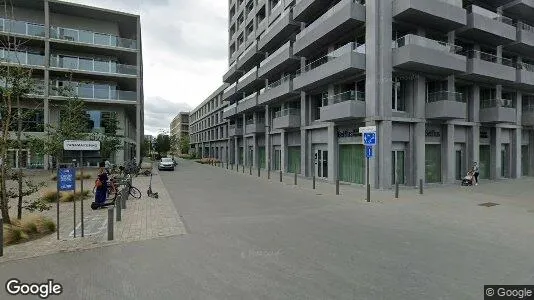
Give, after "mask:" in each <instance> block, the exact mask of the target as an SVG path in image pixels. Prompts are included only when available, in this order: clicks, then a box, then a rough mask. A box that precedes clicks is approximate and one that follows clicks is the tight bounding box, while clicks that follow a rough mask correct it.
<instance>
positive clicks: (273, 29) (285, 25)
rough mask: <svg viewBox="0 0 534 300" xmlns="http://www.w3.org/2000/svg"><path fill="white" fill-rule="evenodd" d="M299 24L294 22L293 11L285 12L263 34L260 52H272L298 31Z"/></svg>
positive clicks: (259, 47) (259, 46)
mask: <svg viewBox="0 0 534 300" xmlns="http://www.w3.org/2000/svg"><path fill="white" fill-rule="evenodd" d="M298 28H299V23H297V22H295V21H293V13H292V11H291V9H287V10H285V11H284V12H283V13H282V14H280V16H279V17H278V19H276V21H274V22H273V23H272V24H271V25H270V26H269V27H268V28H267V29H266V30H265V31H264V32H263V33H262V34H261V37H260V41H259V43H258V50H260V51H266V52H268V51H272V50H273V49H274V48H275V47H276V46H277V45H279V44H280V43H282V42H283V41H285V40H287V39H288V38H289V37H290V36H291V35H292V34H293V33H294V32H295V31H297V29H298Z"/></svg>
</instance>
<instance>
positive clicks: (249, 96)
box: [240, 93, 256, 104]
mask: <svg viewBox="0 0 534 300" xmlns="http://www.w3.org/2000/svg"><path fill="white" fill-rule="evenodd" d="M255 96H256V93H252V94H250V95H248V96H246V97H245V98H243V99H242V100H241V101H240V103H241V104H243V103H244V102H247V101H250V100H251V99H254V97H255Z"/></svg>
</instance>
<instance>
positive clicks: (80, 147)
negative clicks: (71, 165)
mask: <svg viewBox="0 0 534 300" xmlns="http://www.w3.org/2000/svg"><path fill="white" fill-rule="evenodd" d="M63 149H64V150H67V151H80V205H81V208H80V211H81V219H82V224H81V227H82V237H84V235H85V228H84V209H83V151H99V150H100V141H76V140H66V141H63ZM75 179H76V177H75ZM74 221H75V222H76V190H74ZM74 226H75V227H76V224H74ZM74 237H76V228H74Z"/></svg>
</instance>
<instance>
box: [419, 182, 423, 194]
mask: <svg viewBox="0 0 534 300" xmlns="http://www.w3.org/2000/svg"><path fill="white" fill-rule="evenodd" d="M419 194H421V195H422V194H423V179H419Z"/></svg>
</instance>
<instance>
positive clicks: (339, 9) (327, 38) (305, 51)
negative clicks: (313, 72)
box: [294, 0, 365, 56]
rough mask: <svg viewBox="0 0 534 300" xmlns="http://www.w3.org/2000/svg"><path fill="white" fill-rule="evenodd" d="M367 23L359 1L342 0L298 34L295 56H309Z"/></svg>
mask: <svg viewBox="0 0 534 300" xmlns="http://www.w3.org/2000/svg"><path fill="white" fill-rule="evenodd" d="M364 23H365V6H364V5H362V4H360V1H358V0H341V1H340V2H339V3H338V4H336V5H335V6H334V7H332V8H331V9H330V10H328V11H327V12H326V13H325V14H323V15H322V16H321V17H319V18H318V19H317V20H315V21H314V22H313V23H311V24H310V25H308V27H306V28H305V29H304V30H302V31H301V32H300V33H299V34H297V37H296V41H295V45H294V54H295V55H298V56H308V55H309V54H310V53H311V52H313V51H315V50H316V49H318V48H322V47H324V46H325V45H327V44H330V43H333V42H335V41H336V40H338V39H339V38H340V37H341V36H342V35H344V33H345V32H349V31H351V30H352V29H355V28H357V27H358V26H361V25H363V24H364Z"/></svg>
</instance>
